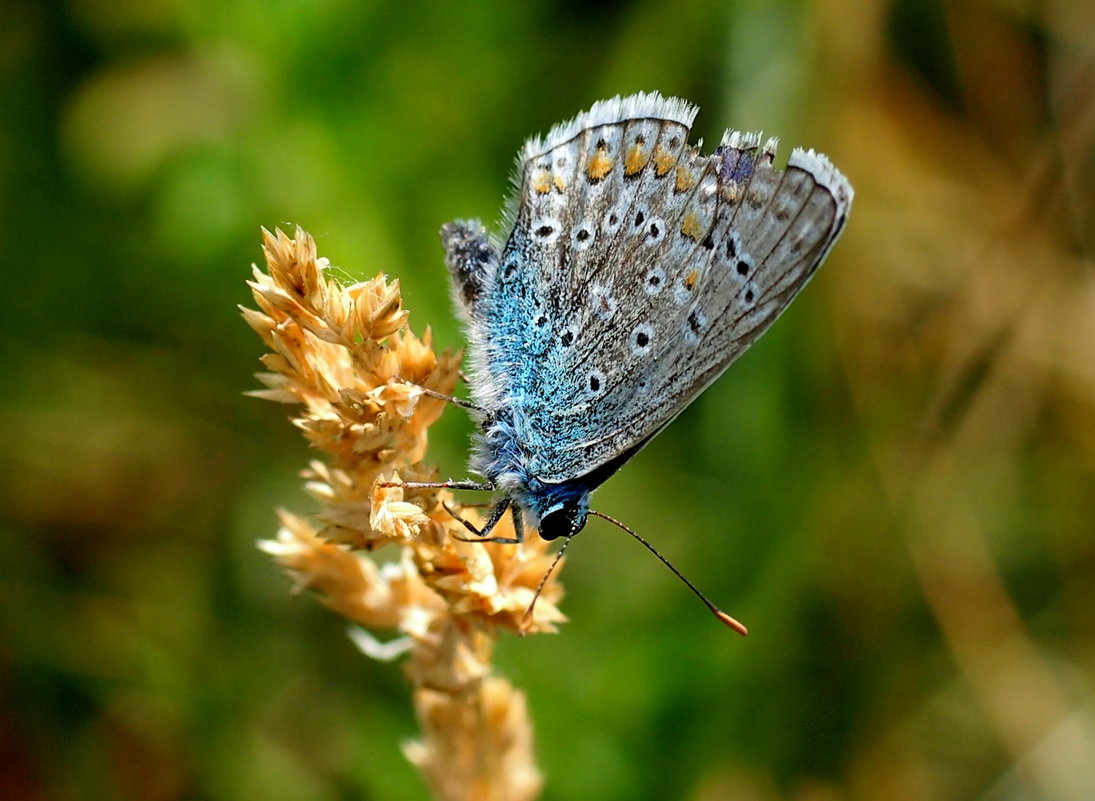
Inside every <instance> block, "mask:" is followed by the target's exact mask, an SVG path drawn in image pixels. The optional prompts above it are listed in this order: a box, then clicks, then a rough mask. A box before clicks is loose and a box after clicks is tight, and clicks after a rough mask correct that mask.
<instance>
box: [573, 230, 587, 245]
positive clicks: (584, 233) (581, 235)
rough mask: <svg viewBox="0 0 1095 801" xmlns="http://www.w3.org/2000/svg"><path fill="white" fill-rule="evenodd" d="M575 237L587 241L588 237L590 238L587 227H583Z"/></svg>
mask: <svg viewBox="0 0 1095 801" xmlns="http://www.w3.org/2000/svg"><path fill="white" fill-rule="evenodd" d="M574 238H575V239H577V240H578V241H579V242H585V241H586V240H587V239H589V231H587V230H586V229H585V228H582V229H580V230H579V231H578V233H576V234H575V235H574Z"/></svg>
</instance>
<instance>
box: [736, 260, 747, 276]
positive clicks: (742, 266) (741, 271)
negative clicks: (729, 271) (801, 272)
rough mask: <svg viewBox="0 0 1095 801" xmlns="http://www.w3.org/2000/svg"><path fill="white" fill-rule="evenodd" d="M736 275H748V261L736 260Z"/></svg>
mask: <svg viewBox="0 0 1095 801" xmlns="http://www.w3.org/2000/svg"><path fill="white" fill-rule="evenodd" d="M738 275H749V262H747V261H745V260H744V259H743V260H741V261H739V262H738Z"/></svg>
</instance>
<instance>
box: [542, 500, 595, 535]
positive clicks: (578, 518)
mask: <svg viewBox="0 0 1095 801" xmlns="http://www.w3.org/2000/svg"><path fill="white" fill-rule="evenodd" d="M584 525H585V515H584V514H582V512H581V511H580V510H579V509H578V507H577V506H575V505H571V504H569V503H568V504H565V505H563V506H561V507H560V508H558V509H555V510H554V511H551V512H548V513H547V514H546V515H544V516H543V517H542V518H541V519H540V539H543V540H549V541H550V540H557V539H559V537H573V536H574V535H575V534H577V533H578V532H579V531H581V530H582V527H583V526H584Z"/></svg>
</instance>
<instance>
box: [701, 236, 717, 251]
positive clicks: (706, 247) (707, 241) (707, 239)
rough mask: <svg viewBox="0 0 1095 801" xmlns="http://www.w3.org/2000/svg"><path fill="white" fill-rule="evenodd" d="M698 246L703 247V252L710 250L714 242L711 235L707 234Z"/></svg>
mask: <svg viewBox="0 0 1095 801" xmlns="http://www.w3.org/2000/svg"><path fill="white" fill-rule="evenodd" d="M700 244H701V245H703V248H704V250H712V249H714V247H715V240H714V239H712V238H711V234H708V235H707V236H705V237H704V238H703V242H701V243H700Z"/></svg>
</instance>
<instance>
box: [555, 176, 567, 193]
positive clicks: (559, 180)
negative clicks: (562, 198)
mask: <svg viewBox="0 0 1095 801" xmlns="http://www.w3.org/2000/svg"><path fill="white" fill-rule="evenodd" d="M555 188H556V189H557V190H559V191H560V192H562V191H563V190H564V189H566V188H567V182H566V179H565V178H563V176H561V175H556V176H555Z"/></svg>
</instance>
